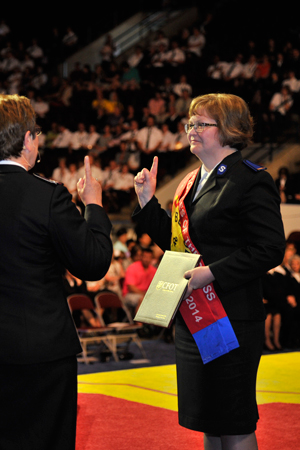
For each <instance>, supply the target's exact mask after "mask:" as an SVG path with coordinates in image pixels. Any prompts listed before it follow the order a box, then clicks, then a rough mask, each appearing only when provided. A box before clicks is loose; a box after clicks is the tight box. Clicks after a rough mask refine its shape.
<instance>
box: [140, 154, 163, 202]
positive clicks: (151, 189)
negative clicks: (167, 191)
mask: <svg viewBox="0 0 300 450" xmlns="http://www.w3.org/2000/svg"><path fill="white" fill-rule="evenodd" d="M157 168H158V158H157V156H155V157H154V158H153V163H152V167H151V169H150V170H148V169H145V168H144V169H142V170H141V172H139V173H138V174H137V175H136V177H135V178H134V189H135V192H136V195H137V197H138V201H139V204H140V207H141V208H143V207H144V206H145V205H146V204H147V203H148V202H149V200H151V198H152V197H153V195H154V193H155V189H156V181H157Z"/></svg>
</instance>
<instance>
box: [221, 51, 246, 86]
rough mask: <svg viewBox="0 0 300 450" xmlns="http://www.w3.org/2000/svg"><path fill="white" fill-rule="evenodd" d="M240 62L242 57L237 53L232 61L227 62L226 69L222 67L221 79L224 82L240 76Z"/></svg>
mask: <svg viewBox="0 0 300 450" xmlns="http://www.w3.org/2000/svg"><path fill="white" fill-rule="evenodd" d="M242 60H243V55H242V54H240V53H239V54H237V55H236V57H235V58H234V61H232V62H229V63H228V64H227V67H226V66H225V67H224V71H223V79H224V80H225V81H231V80H234V79H236V78H238V77H240V76H241V75H242V73H243V69H244V66H243V63H242Z"/></svg>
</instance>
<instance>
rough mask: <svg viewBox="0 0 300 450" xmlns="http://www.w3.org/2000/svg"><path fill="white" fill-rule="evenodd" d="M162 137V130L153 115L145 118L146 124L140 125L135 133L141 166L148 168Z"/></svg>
mask: <svg viewBox="0 0 300 450" xmlns="http://www.w3.org/2000/svg"><path fill="white" fill-rule="evenodd" d="M162 139H163V135H162V131H161V130H160V129H159V128H158V127H157V126H156V123H155V119H154V117H153V116H151V115H150V116H149V117H148V119H147V126H145V127H142V128H141V129H140V130H139V132H138V135H137V144H138V147H139V149H140V151H141V167H147V168H149V169H150V167H151V165H152V160H153V156H154V154H155V152H156V151H157V149H158V148H159V146H160V144H161V142H162Z"/></svg>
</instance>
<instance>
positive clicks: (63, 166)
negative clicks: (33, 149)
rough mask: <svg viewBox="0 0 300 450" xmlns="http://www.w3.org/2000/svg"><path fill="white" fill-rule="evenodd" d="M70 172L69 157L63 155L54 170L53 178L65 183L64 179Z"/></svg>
mask: <svg viewBox="0 0 300 450" xmlns="http://www.w3.org/2000/svg"><path fill="white" fill-rule="evenodd" d="M68 173H69V169H68V167H67V158H66V157H65V156H62V157H60V158H59V159H58V166H57V167H56V168H55V169H54V170H53V172H52V176H51V178H52V180H54V181H57V182H58V183H63V180H64V178H65V176H66V174H68Z"/></svg>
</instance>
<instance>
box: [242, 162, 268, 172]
mask: <svg viewBox="0 0 300 450" xmlns="http://www.w3.org/2000/svg"><path fill="white" fill-rule="evenodd" d="M243 163H244V164H246V166H248V167H250V169H252V170H254V172H260V171H261V170H267V168H266V167H264V166H260V165H259V164H255V163H254V162H252V161H249V159H243Z"/></svg>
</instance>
